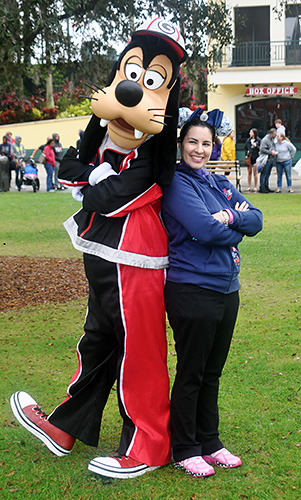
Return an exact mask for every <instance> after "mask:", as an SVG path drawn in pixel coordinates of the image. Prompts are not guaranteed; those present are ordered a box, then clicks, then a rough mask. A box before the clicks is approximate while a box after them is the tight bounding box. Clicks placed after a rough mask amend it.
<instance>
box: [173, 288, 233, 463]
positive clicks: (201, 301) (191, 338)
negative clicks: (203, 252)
mask: <svg viewBox="0 0 301 500" xmlns="http://www.w3.org/2000/svg"><path fill="white" fill-rule="evenodd" d="M165 300H166V310H167V313H168V318H169V322H170V325H171V327H172V329H173V331H174V338H175V342H176V352H177V373H176V378H175V382H174V386H173V389H172V396H171V444H172V450H173V458H174V460H175V461H181V460H184V459H186V458H189V457H192V456H199V455H207V454H210V453H213V452H215V451H217V450H218V449H220V448H222V447H223V444H222V442H221V441H220V439H219V431H218V425H219V417H218V389H219V379H220V377H221V374H222V370H223V367H224V364H225V362H226V359H227V355H228V352H229V348H230V343H231V339H232V334H233V330H234V326H235V321H236V317H237V312H238V307H239V294H238V292H234V293H231V294H228V295H227V294H222V293H218V292H215V291H212V290H207V289H204V288H200V287H198V286H196V285H190V284H180V283H172V282H167V284H166V288H165Z"/></svg>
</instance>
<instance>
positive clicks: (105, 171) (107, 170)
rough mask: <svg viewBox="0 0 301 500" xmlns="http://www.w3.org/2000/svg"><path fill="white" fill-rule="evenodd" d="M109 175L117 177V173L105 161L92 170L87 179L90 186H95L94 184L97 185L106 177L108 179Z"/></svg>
mask: <svg viewBox="0 0 301 500" xmlns="http://www.w3.org/2000/svg"><path fill="white" fill-rule="evenodd" d="M110 175H117V173H116V172H115V170H113V169H112V167H111V165H110V163H108V162H107V161H105V162H104V163H101V164H100V165H98V167H96V168H94V170H92V172H91V174H90V175H89V179H88V181H89V184H90V186H95V184H98V183H99V182H101V181H103V180H104V179H106V178H107V177H110Z"/></svg>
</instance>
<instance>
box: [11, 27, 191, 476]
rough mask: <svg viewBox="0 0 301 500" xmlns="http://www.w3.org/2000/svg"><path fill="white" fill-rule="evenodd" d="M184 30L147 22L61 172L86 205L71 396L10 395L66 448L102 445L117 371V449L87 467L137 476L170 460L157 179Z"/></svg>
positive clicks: (167, 170)
mask: <svg viewBox="0 0 301 500" xmlns="http://www.w3.org/2000/svg"><path fill="white" fill-rule="evenodd" d="M185 58H186V53H185V49H184V43H183V39H182V37H181V35H180V34H179V32H178V30H177V29H176V28H175V27H174V26H173V25H172V24H170V23H169V22H166V21H164V20H163V19H160V18H157V19H155V20H153V21H151V22H149V23H145V24H143V25H142V26H140V27H139V28H138V29H137V30H136V32H135V33H134V34H133V36H132V39H131V41H130V43H129V45H128V46H127V47H126V48H125V50H124V51H123V52H122V54H121V55H120V58H119V60H118V61H117V63H116V64H115V66H114V67H113V69H112V72H111V75H110V78H109V82H108V85H107V86H106V87H105V88H104V89H100V88H98V87H97V89H95V87H96V86H94V90H95V93H94V95H93V96H92V98H91V99H92V110H93V113H94V114H93V116H92V118H91V120H90V122H89V124H88V126H87V129H86V130H85V133H84V136H83V139H82V142H81V145H80V150H79V152H78V151H77V150H75V149H74V148H72V147H71V148H70V149H69V150H68V152H67V153H66V155H65V157H64V159H63V161H62V163H61V167H60V171H59V177H60V182H62V183H64V184H65V185H68V186H73V187H75V188H74V190H73V195H74V197H75V198H76V199H79V200H80V201H82V208H81V209H80V210H79V211H78V212H77V213H76V214H75V215H74V216H72V217H71V218H70V219H69V220H68V221H66V223H65V227H66V229H67V231H68V233H69V235H70V237H71V239H72V242H73V245H74V246H75V248H77V249H79V250H81V251H82V252H83V253H84V264H85V271H86V275H87V278H88V282H89V302H88V309H87V315H86V321H85V327H84V331H85V333H84V335H83V336H82V338H81V339H80V341H79V343H78V347H77V354H78V360H79V364H78V369H77V371H76V373H75V374H74V376H73V378H72V379H71V382H70V385H69V387H68V390H67V398H66V400H65V401H63V403H61V404H60V405H59V406H58V407H57V408H56V409H55V410H54V411H53V412H52V413H51V415H50V416H47V415H45V413H44V412H42V410H41V408H40V407H39V406H38V405H37V403H36V402H35V401H34V400H33V399H32V398H31V396H29V395H28V394H26V393H24V392H17V393H15V394H14V395H13V396H12V398H11V406H12V409H13V412H14V414H15V416H16V418H17V419H18V420H19V422H20V423H21V424H22V425H23V426H24V427H26V428H27V429H28V430H29V431H30V432H32V433H33V434H34V435H35V436H37V437H39V438H40V439H41V440H42V441H43V442H44V443H45V444H46V445H47V446H48V448H49V449H50V450H51V451H52V452H53V453H55V454H56V455H58V456H63V455H66V454H68V453H70V451H71V449H72V447H73V444H74V441H75V439H80V440H81V441H83V442H84V443H86V444H88V445H92V446H97V444H98V439H99V432H100V425H101V419H102V413H103V410H104V407H105V404H106V402H107V399H108V396H109V393H110V390H111V388H112V386H113V384H114V383H115V380H116V379H117V393H118V402H119V409H120V414H121V416H122V419H123V428H122V433H121V440H120V445H119V450H118V452H119V455H118V456H117V457H97V458H95V459H94V460H92V461H91V462H90V464H89V470H91V471H93V472H95V473H97V474H100V475H102V476H108V477H117V478H129V477H135V476H138V475H141V474H144V473H145V472H146V471H147V470H152V469H154V468H156V467H159V466H162V465H164V464H166V463H168V462H169V461H170V459H171V451H170V435H169V377H168V369H167V343H166V329H165V326H166V325H165V306H164V283H165V272H166V271H165V270H166V268H167V266H168V250H167V248H168V247H167V245H168V238H167V233H166V231H165V229H164V227H163V225H162V223H161V217H160V209H161V202H160V198H161V196H162V193H161V188H160V186H163V185H167V184H169V183H170V182H171V180H172V177H173V174H174V170H175V164H176V130H177V122H178V95H179V79H178V75H179V68H180V65H181V63H182V62H183V61H184V60H185Z"/></svg>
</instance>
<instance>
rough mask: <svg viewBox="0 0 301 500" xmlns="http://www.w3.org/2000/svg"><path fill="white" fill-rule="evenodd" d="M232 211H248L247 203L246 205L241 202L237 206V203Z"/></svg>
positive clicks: (244, 202)
mask: <svg viewBox="0 0 301 500" xmlns="http://www.w3.org/2000/svg"><path fill="white" fill-rule="evenodd" d="M234 209H235V210H238V211H239V212H246V211H247V210H249V203H247V202H246V201H243V202H242V204H241V205H239V202H238V201H237V202H236V203H235V207H234Z"/></svg>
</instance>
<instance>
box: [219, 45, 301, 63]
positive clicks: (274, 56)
mask: <svg viewBox="0 0 301 500" xmlns="http://www.w3.org/2000/svg"><path fill="white" fill-rule="evenodd" d="M298 64H301V40H300V42H299V40H293V41H283V42H242V43H237V44H232V45H228V46H226V48H225V53H224V55H223V57H221V59H220V66H221V67H246V66H294V65H298Z"/></svg>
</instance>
